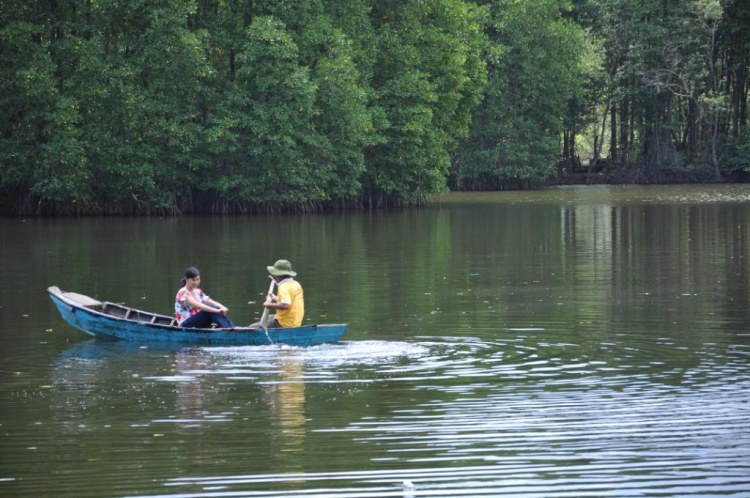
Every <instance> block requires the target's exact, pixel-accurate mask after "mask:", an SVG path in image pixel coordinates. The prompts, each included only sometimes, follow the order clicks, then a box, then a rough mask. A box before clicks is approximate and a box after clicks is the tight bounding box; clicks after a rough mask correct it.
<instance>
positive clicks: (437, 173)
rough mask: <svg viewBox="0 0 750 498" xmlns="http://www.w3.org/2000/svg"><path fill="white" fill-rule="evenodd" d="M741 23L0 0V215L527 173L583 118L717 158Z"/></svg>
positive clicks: (278, 204) (735, 113) (246, 199)
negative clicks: (0, 0)
mask: <svg viewBox="0 0 750 498" xmlns="http://www.w3.org/2000/svg"><path fill="white" fill-rule="evenodd" d="M748 25H750V7H748V6H747V2H742V1H741V0H675V1H671V2H662V1H660V0H659V1H657V0H644V1H642V2H630V1H627V0H573V3H572V4H569V3H568V2H567V0H525V1H515V0H497V1H485V0H477V1H473V0H414V1H409V2H403V1H396V0H381V1H377V2H376V1H373V0H352V1H350V2H333V1H331V0H310V1H307V2H279V1H272V0H257V1H254V2H229V1H225V0H160V1H157V0H97V1H95V2H92V1H88V0H57V1H55V2H47V1H40V2H26V1H22V0H6V1H4V2H2V3H0V137H2V138H1V139H0V211H1V212H15V213H19V212H23V213H28V212H58V213H76V212H79V213H82V212H150V211H154V210H156V211H160V212H179V211H226V210H234V209H235V208H239V209H241V210H245V209H265V210H276V209H284V208H307V207H314V208H317V207H320V206H322V205H326V204H329V205H341V204H355V205H361V204H363V203H373V204H381V203H383V202H385V203H388V202H391V201H394V200H395V201H398V202H415V201H416V202H419V201H421V200H423V199H425V198H426V197H427V196H429V195H430V194H433V193H435V192H440V191H443V190H445V188H446V177H447V176H448V175H451V176H452V179H453V181H454V183H455V184H456V185H458V186H459V187H461V188H486V187H494V188H498V187H499V188H506V187H513V186H527V185H534V184H539V183H543V182H545V181H547V180H548V179H549V178H550V177H551V176H553V175H554V173H555V171H556V168H555V167H556V165H557V164H558V162H559V161H560V159H561V156H562V155H563V154H567V156H566V158H570V156H574V155H575V154H576V152H575V151H576V150H579V149H578V148H576V146H575V144H574V142H575V138H576V137H577V136H581V135H582V134H588V135H593V136H595V137H596V139H595V140H593V143H594V144H595V146H594V147H590V148H591V149H593V150H595V152H596V153H597V154H598V153H600V152H601V153H602V154H605V153H606V151H612V153H613V154H615V155H613V161H612V162H613V167H621V168H630V167H632V166H633V165H634V164H635V165H636V166H637V168H635V169H637V170H638V171H647V172H648V171H650V172H652V173H655V174H657V175H658V174H660V172H665V171H678V170H679V171H690V172H694V171H698V170H700V171H703V170H701V168H703V167H704V166H705V165H710V166H711V168H713V171H714V174H715V175H716V176H719V175H721V174H734V173H736V172H739V171H742V170H743V169H744V168H745V166H743V165H742V164H744V163H743V161H744V159H743V158H744V157H745V155H744V152H743V151H744V147H745V145H744V144H745V143H746V141H743V140H745V139H743V138H742V137H745V136H746V131H745V130H746V129H747V126H748V124H750V123H748V115H750V113H748V111H747V104H748V94H749V93H750V92H748V89H749V88H750V71H749V70H748V67H749V65H750V55H748V54H750V51H749V50H747V47H748V46H750V42H749V40H750V35H748V33H750V30H748V29H747V26H748ZM605 137H606V138H607V139H608V141H611V142H609V143H607V144H603V141H604V139H605ZM561 138H564V143H565V149H564V150H563V154H561V149H562V146H561ZM580 149H584V147H583V146H581V147H580ZM699 166H700V167H699ZM690 174H693V173H690Z"/></svg>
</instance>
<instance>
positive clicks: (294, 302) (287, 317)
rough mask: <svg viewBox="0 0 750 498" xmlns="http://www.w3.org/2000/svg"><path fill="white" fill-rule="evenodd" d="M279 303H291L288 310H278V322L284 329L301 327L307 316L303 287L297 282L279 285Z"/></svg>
mask: <svg viewBox="0 0 750 498" xmlns="http://www.w3.org/2000/svg"><path fill="white" fill-rule="evenodd" d="M277 297H278V302H279V303H289V304H290V305H291V307H290V308H289V309H288V310H276V320H277V321H278V322H279V325H281V326H282V327H284V328H287V327H299V326H300V325H302V318H303V317H304V316H305V295H304V294H303V293H302V286H301V285H300V284H299V282H297V281H296V280H291V279H288V280H284V281H283V282H282V283H281V284H280V285H279V291H278V294H277Z"/></svg>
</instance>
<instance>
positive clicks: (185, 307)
mask: <svg viewBox="0 0 750 498" xmlns="http://www.w3.org/2000/svg"><path fill="white" fill-rule="evenodd" d="M196 292H197V293H198V299H197V300H198V301H200V302H201V303H205V302H206V301H207V300H208V299H210V298H209V297H208V296H207V295H206V294H204V293H203V291H202V290H201V289H196ZM189 296H190V291H189V290H187V289H186V288H184V287H183V288H182V289H180V290H179V292H177V298H176V299H175V302H174V313H175V318H176V319H177V323H178V324H181V323H182V322H184V321H185V320H187V319H188V318H190V317H191V316H193V315H195V314H196V313H198V312H199V311H200V310H199V309H198V308H193V307H192V306H190V304H189V303H188V302H187V299H188V297H189ZM193 298H195V296H193Z"/></svg>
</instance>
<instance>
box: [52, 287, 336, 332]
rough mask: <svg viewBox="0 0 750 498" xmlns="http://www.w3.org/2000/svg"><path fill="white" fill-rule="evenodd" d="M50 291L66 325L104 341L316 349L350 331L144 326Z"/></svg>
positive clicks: (325, 327)
mask: <svg viewBox="0 0 750 498" xmlns="http://www.w3.org/2000/svg"><path fill="white" fill-rule="evenodd" d="M51 289H56V290H57V291H59V289H57V288H52V287H51V288H50V289H48V292H49V295H50V298H51V299H52V302H53V303H55V306H56V307H57V309H58V310H59V311H60V314H61V315H62V317H63V319H64V320H65V321H66V322H68V323H69V324H70V325H72V326H73V327H75V328H77V329H79V330H82V331H83V332H86V333H87V334H90V335H93V336H95V337H101V338H105V339H113V340H127V341H138V342H161V343H165V342H166V343H183V344H206V343H209V344H227V345H251V346H252V345H268V344H287V345H290V346H314V345H316V344H326V343H331V342H336V341H338V340H339V339H340V338H341V337H342V336H343V335H344V333H345V332H346V328H347V325H346V324H340V325H308V326H304V327H294V328H284V329H268V331H264V330H263V329H254V328H235V329H191V328H184V327H179V326H173V325H162V324H157V323H144V322H139V321H136V320H126V319H124V318H118V317H114V316H109V315H107V314H105V313H102V312H100V311H96V310H92V309H89V308H87V307H85V306H79V305H78V304H76V303H74V302H72V301H70V300H67V299H65V298H64V297H63V296H62V295H60V294H58V293H57V292H55V291H52V290H51Z"/></svg>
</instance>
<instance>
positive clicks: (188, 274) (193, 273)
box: [180, 266, 201, 287]
mask: <svg viewBox="0 0 750 498" xmlns="http://www.w3.org/2000/svg"><path fill="white" fill-rule="evenodd" d="M200 274H201V272H200V271H198V268H196V267H195V266H191V267H190V268H188V269H187V270H185V276H184V277H182V280H181V281H180V285H182V286H183V287H185V285H186V284H187V279H189V278H195V277H197V276H198V275H200Z"/></svg>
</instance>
